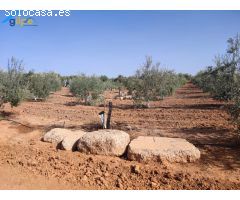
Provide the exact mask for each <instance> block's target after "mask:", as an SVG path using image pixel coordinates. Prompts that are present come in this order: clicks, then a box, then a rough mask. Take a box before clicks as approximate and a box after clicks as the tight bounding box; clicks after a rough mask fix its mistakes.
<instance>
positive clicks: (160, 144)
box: [127, 136, 200, 163]
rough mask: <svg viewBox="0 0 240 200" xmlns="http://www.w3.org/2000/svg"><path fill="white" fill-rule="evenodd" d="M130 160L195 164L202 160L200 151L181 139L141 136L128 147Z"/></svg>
mask: <svg viewBox="0 0 240 200" xmlns="http://www.w3.org/2000/svg"><path fill="white" fill-rule="evenodd" d="M127 157H128V159H129V160H137V161H143V162H147V161H157V162H171V163H173V162H178V163H186V162H194V161H196V160H198V159H199V158H200V151H199V150H198V149H197V148H196V147H195V146H194V145H193V144H191V143H189V142H188V141H187V140H185V139H181V138H167V137H148V136H139V137H138V138H136V139H134V140H132V141H131V143H130V144H129V147H128V152H127Z"/></svg>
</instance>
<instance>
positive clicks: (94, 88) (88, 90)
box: [70, 75, 104, 105]
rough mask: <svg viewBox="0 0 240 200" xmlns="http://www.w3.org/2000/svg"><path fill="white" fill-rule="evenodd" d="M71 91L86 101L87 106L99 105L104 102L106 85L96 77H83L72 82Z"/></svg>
mask: <svg viewBox="0 0 240 200" xmlns="http://www.w3.org/2000/svg"><path fill="white" fill-rule="evenodd" d="M70 91H71V92H72V93H73V94H74V95H76V96H77V97H78V98H79V99H80V100H82V101H84V103H85V105H93V104H98V103H101V102H102V101H103V96H102V93H103V92H104V84H103V81H101V80H100V79H99V78H97V77H95V76H91V77H87V76H85V75H82V76H79V77H76V78H74V79H73V80H72V81H71V83H70Z"/></svg>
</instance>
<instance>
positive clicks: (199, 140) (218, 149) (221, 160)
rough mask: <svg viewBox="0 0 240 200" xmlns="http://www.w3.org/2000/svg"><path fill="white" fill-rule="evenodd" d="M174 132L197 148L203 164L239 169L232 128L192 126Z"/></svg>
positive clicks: (235, 137) (236, 144) (238, 158)
mask: <svg viewBox="0 0 240 200" xmlns="http://www.w3.org/2000/svg"><path fill="white" fill-rule="evenodd" d="M174 133H175V134H176V136H177V135H178V136H179V137H181V138H185V139H187V140H188V141H189V142H191V143H193V144H194V145H195V146H196V147H198V148H199V150H200V151H201V160H200V161H201V164H203V166H204V165H205V166H216V167H219V168H223V169H224V170H232V169H240V156H239V155H240V146H239V145H238V144H239V143H238V137H237V136H236V134H235V133H234V130H232V129H227V128H221V127H220V128H219V127H193V128H190V129H187V128H184V129H178V130H176V131H175V132H174Z"/></svg>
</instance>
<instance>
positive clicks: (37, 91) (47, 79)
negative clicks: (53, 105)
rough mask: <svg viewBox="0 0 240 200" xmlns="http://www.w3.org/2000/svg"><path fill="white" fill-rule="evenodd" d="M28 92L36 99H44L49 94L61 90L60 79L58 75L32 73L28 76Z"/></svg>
mask: <svg viewBox="0 0 240 200" xmlns="http://www.w3.org/2000/svg"><path fill="white" fill-rule="evenodd" d="M28 81H29V90H30V92H31V93H32V94H33V95H34V96H35V97H36V98H42V99H46V98H47V97H48V96H49V94H50V92H55V91H57V90H59V89H60V88H61V79H60V77H59V75H58V74H55V73H53V72H51V73H33V74H31V75H29V76H28Z"/></svg>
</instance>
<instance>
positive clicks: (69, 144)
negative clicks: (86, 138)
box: [62, 130, 86, 151]
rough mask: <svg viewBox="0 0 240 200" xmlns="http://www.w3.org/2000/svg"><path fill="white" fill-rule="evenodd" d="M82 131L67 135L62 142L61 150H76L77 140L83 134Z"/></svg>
mask: <svg viewBox="0 0 240 200" xmlns="http://www.w3.org/2000/svg"><path fill="white" fill-rule="evenodd" d="M85 133H86V132H84V131H80V130H79V131H73V132H72V133H71V134H68V135H67V136H66V137H65V138H64V139H63V140H62V149H63V150H72V151H75V150H77V143H78V140H79V139H80V138H81V137H82V136H83V135H84V134H85Z"/></svg>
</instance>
